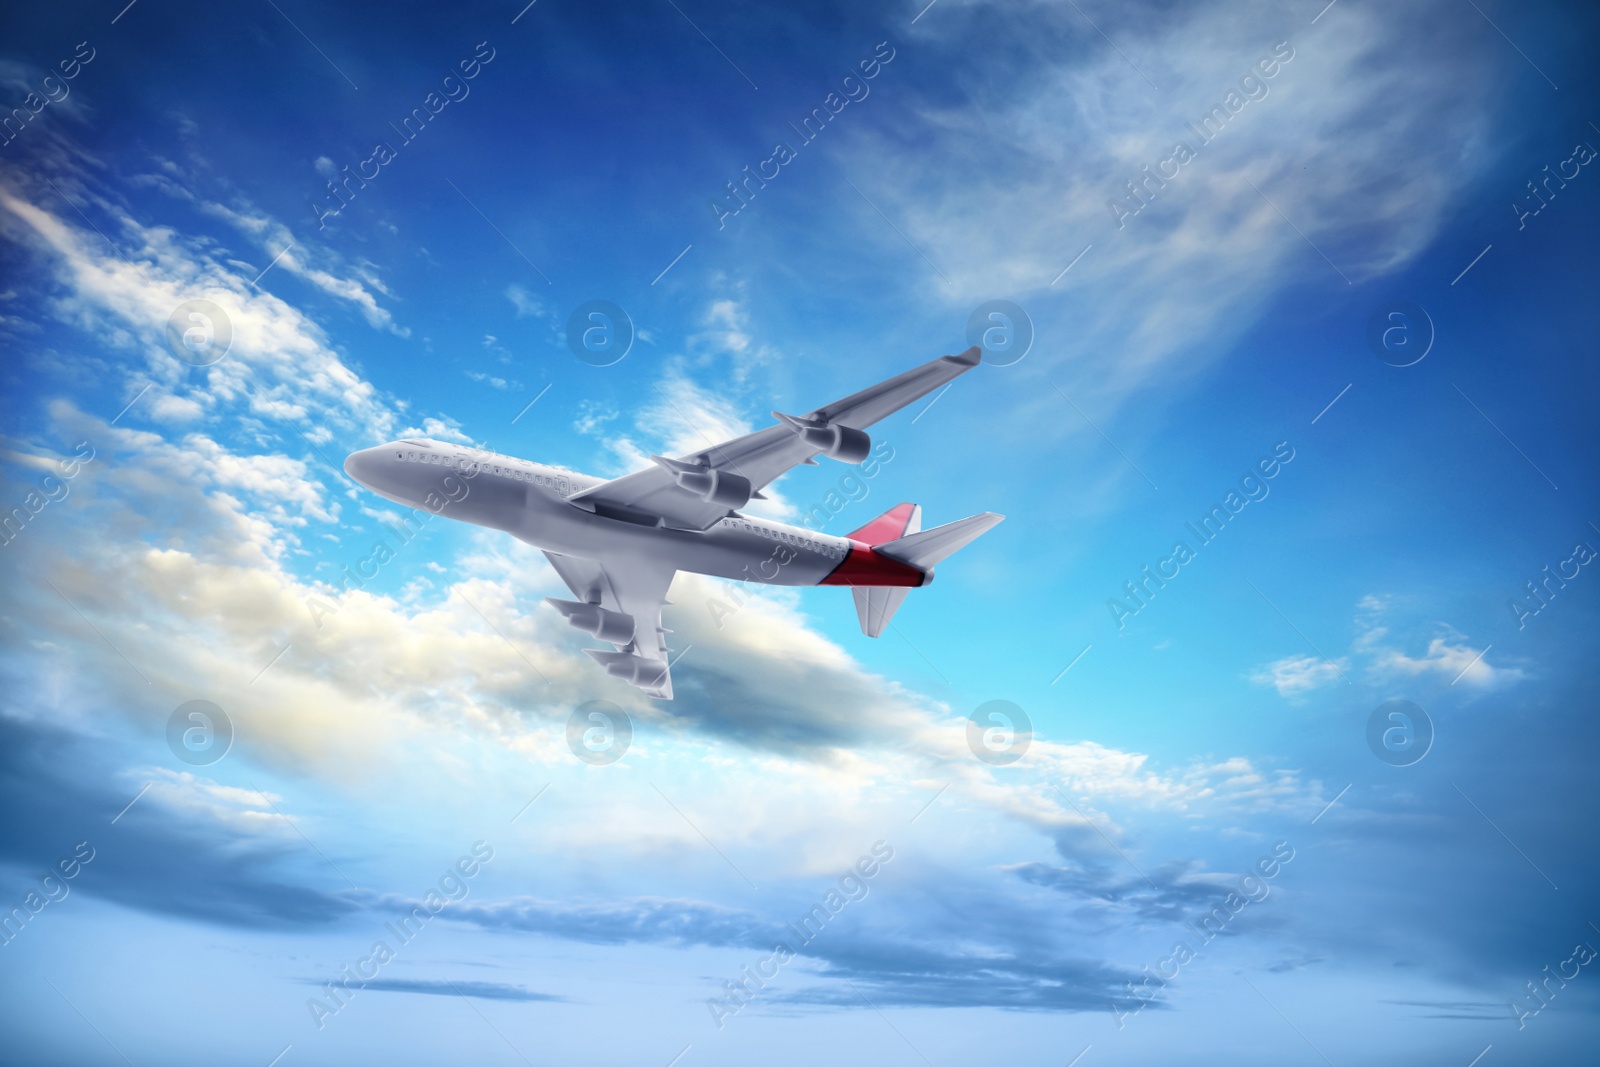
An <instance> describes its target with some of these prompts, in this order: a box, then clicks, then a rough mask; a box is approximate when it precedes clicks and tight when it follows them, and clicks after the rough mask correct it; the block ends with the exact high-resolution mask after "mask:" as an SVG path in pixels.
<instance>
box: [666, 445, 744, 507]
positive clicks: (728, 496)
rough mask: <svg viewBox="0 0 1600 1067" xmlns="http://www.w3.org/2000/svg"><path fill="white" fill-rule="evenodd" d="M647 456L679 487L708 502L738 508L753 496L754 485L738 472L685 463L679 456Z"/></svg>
mask: <svg viewBox="0 0 1600 1067" xmlns="http://www.w3.org/2000/svg"><path fill="white" fill-rule="evenodd" d="M650 459H651V460H652V461H654V463H655V464H656V466H658V467H660V468H661V469H662V470H664V471H666V472H667V473H668V474H670V475H672V480H673V481H675V482H677V483H678V487H679V488H680V489H684V490H686V491H688V492H691V493H693V494H694V495H695V496H697V497H699V498H700V499H701V500H704V501H705V502H706V503H708V504H716V505H717V506H719V507H724V508H727V509H728V510H729V511H738V510H739V509H740V508H742V507H744V506H745V505H746V504H748V503H750V498H751V497H753V496H755V495H756V487H755V486H753V485H751V484H750V479H749V478H746V477H745V476H744V475H742V474H734V473H733V472H732V471H722V470H717V469H716V468H714V467H702V466H699V465H698V464H694V463H685V462H683V460H681V459H668V458H667V457H666V456H651V457H650Z"/></svg>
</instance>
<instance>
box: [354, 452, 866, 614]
mask: <svg viewBox="0 0 1600 1067" xmlns="http://www.w3.org/2000/svg"><path fill="white" fill-rule="evenodd" d="M345 471H346V472H347V473H348V474H349V475H350V476H351V477H352V478H354V479H355V480H356V481H357V482H360V483H361V484H362V485H364V486H366V487H367V488H368V489H371V490H372V491H373V492H375V493H377V494H378V495H379V496H382V497H384V498H386V499H388V500H392V501H394V502H395V503H396V504H400V505H403V506H405V507H411V508H418V509H421V510H424V511H428V512H430V513H432V514H435V515H445V516H447V517H449V518H452V519H460V520H462V521H463V522H470V523H474V524H475V525H478V526H487V527H489V528H490V529H494V530H502V531H504V532H505V533H508V534H510V535H511V536H513V537H515V538H517V539H518V540H521V541H525V542H527V543H528V544H530V545H534V546H535V547H537V548H541V549H544V550H546V551H549V552H556V553H559V554H561V555H565V556H577V557H580V558H583V559H604V558H607V557H610V556H613V555H616V554H619V553H621V554H634V553H640V554H645V555H648V556H649V557H651V558H652V559H654V560H658V561H660V562H661V563H663V564H669V565H670V566H671V567H672V568H673V569H674V570H680V571H693V572H695V573H696V574H708V575H712V576H715V577H718V578H728V579H732V580H734V581H751V582H763V583H765V584H769V585H801V586H804V585H817V584H818V583H820V582H821V581H822V580H823V579H824V578H826V577H827V576H828V575H829V574H830V573H832V572H833V571H834V570H835V569H836V568H838V567H839V565H840V564H841V563H842V562H844V560H845V558H846V556H848V555H849V553H850V549H851V545H852V542H851V541H850V539H849V538H844V537H834V536H831V535H828V534H823V533H818V532H816V531H813V530H807V529H805V528H804V527H800V526H790V525H788V524H787V523H781V522H773V521H772V520H770V519H757V518H751V517H750V516H747V515H742V514H736V515H732V516H730V517H728V518H725V519H722V520H720V521H719V522H717V523H716V524H715V525H713V526H712V527H711V528H710V529H708V530H704V531H697V530H675V529H671V528H669V527H660V526H653V525H650V526H647V525H642V524H640V523H636V522H628V521H625V520H622V519H616V518H609V517H607V516H604V515H597V514H595V513H593V512H591V511H586V510H584V509H583V508H582V507H580V506H579V505H577V504H573V503H569V502H568V498H569V497H571V496H572V495H573V494H574V493H578V492H581V491H583V490H585V489H588V488H590V487H592V486H595V485H599V484H600V483H601V482H603V481H605V479H603V478H593V477H590V476H589V475H586V474H578V473H575V472H573V471H569V470H566V469H565V468H562V467H554V466H549V465H546V464H541V463H532V462H530V461H528V460H525V459H517V458H516V457H514V456H504V455H500V454H498V453H494V452H485V451H483V450H481V449H476V448H467V447H465V446H462V445H452V444H444V443H441V442H439V441H432V440H424V439H419V438H407V439H405V440H400V441H394V442H391V443H389V444H386V445H379V446H378V447H376V448H369V449H365V450H363V451H360V452H356V453H354V454H352V455H351V456H350V457H349V458H348V459H347V460H345Z"/></svg>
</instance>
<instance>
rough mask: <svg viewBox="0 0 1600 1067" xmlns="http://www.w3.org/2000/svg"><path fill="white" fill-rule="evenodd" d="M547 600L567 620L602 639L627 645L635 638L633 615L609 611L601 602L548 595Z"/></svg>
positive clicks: (615, 643)
mask: <svg viewBox="0 0 1600 1067" xmlns="http://www.w3.org/2000/svg"><path fill="white" fill-rule="evenodd" d="M545 599H546V600H548V601H549V602H550V604H551V605H552V606H553V607H554V608H555V609H556V610H557V611H559V612H561V614H563V615H565V616H566V617H567V621H568V622H569V623H571V624H572V625H573V626H575V627H577V628H578V629H580V630H585V631H587V632H589V633H591V634H593V635H594V636H596V637H598V638H599V639H600V640H602V641H609V642H611V643H612V644H613V645H625V644H627V643H628V642H629V641H632V640H633V633H634V630H635V629H636V627H635V626H634V621H633V616H632V615H624V614H622V613H621V612H620V611H609V610H607V609H605V608H603V607H601V606H600V605H599V604H583V603H579V602H578V601H576V600H557V599H556V598H555V597H546V598H545Z"/></svg>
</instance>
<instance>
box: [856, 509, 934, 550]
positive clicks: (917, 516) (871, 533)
mask: <svg viewBox="0 0 1600 1067" xmlns="http://www.w3.org/2000/svg"><path fill="white" fill-rule="evenodd" d="M921 529H922V505H921V504H896V505H895V506H894V507H892V508H890V509H889V510H888V511H885V512H884V513H883V514H882V515H879V516H878V517H877V518H875V519H873V520H872V521H871V522H869V523H867V524H866V525H865V526H863V527H861V529H859V530H856V531H855V532H853V533H851V534H849V535H848V536H849V538H850V539H851V540H852V541H860V542H861V543H862V544H864V545H881V544H884V543H886V542H888V541H897V540H899V539H900V538H902V537H905V536H906V535H908V534H914V533H917V532H919V531H920V530H921Z"/></svg>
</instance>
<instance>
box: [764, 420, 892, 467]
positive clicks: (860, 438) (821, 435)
mask: <svg viewBox="0 0 1600 1067" xmlns="http://www.w3.org/2000/svg"><path fill="white" fill-rule="evenodd" d="M773 414H774V415H776V416H777V417H778V418H779V419H782V420H783V421H784V422H785V423H787V424H788V426H789V428H790V429H791V430H793V431H794V432H795V433H796V434H798V435H799V436H800V439H801V440H802V441H804V442H805V443H806V444H808V445H810V446H811V447H812V448H815V449H816V450H817V451H818V452H821V453H822V454H823V455H825V456H827V457H828V458H829V459H836V460H838V461H839V462H840V463H860V462H861V461H862V460H864V459H866V458H867V456H868V455H870V454H871V452H872V438H871V437H870V436H868V434H867V431H865V430H858V429H856V428H855V427H853V426H840V425H838V424H837V423H832V422H824V421H823V420H821V419H805V418H800V417H798V416H795V415H785V414H783V412H781V411H774V412H773Z"/></svg>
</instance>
